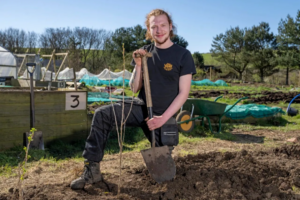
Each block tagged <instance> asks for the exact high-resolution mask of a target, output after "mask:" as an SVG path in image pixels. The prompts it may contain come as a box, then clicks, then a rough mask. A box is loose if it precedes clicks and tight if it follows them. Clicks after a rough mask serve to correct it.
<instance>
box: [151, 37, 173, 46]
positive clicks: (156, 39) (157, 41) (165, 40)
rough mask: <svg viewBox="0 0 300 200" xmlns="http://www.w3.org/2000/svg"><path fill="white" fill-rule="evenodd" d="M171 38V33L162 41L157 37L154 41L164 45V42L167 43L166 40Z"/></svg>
mask: <svg viewBox="0 0 300 200" xmlns="http://www.w3.org/2000/svg"><path fill="white" fill-rule="evenodd" d="M169 38H170V34H169V35H168V36H167V37H166V38H165V39H164V40H163V41H162V42H161V41H158V40H157V39H155V38H154V41H155V43H157V44H159V45H162V44H164V43H166V41H167V40H168V39H169Z"/></svg>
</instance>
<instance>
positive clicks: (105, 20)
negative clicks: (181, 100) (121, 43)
mask: <svg viewBox="0 0 300 200" xmlns="http://www.w3.org/2000/svg"><path fill="white" fill-rule="evenodd" d="M155 8H160V9H164V10H166V11H167V12H168V13H170V14H171V16H172V18H173V21H174V24H175V25H176V26H177V34H178V35H179V36H182V37H183V38H184V39H185V40H187V42H188V43H189V45H188V47H187V49H188V50H190V51H191V53H194V52H196V51H198V52H200V53H208V52H209V51H210V49H211V44H212V41H213V37H215V36H216V35H218V34H220V33H225V31H226V30H228V29H230V28H231V27H236V26H239V27H240V28H246V27H247V28H250V27H252V26H254V25H258V24H259V23H260V22H263V21H264V22H267V23H269V25H270V27H271V32H273V33H274V34H277V28H278V24H279V22H280V20H281V19H285V18H286V17H287V15H290V16H291V17H293V18H295V17H296V14H297V11H298V10H300V1H299V0H150V1H143V0H51V1H45V0H26V1H24V0H14V1H9V0H0V10H1V16H2V17H1V19H0V30H1V31H3V30H5V29H8V28H17V29H23V30H25V31H34V32H36V33H39V34H41V33H43V32H44V30H45V29H46V28H71V29H72V28H75V27H87V28H93V29H105V30H107V31H115V30H116V29H118V28H121V27H133V26H136V25H138V24H140V25H142V26H143V27H145V25H144V21H145V17H146V15H147V13H149V12H150V11H151V10H153V9H155Z"/></svg>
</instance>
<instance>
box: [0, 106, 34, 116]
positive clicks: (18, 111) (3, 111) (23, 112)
mask: <svg viewBox="0 0 300 200" xmlns="http://www.w3.org/2000/svg"><path fill="white" fill-rule="evenodd" d="M14 116H24V117H29V116H30V104H29V103H23V104H2V105H1V106H0V117H14Z"/></svg>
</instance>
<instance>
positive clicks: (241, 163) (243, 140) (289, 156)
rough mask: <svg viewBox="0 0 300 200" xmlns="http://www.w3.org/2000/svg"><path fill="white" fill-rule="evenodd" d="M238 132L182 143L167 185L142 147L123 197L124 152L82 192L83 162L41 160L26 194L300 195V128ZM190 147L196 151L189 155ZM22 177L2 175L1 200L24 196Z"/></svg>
mask: <svg viewBox="0 0 300 200" xmlns="http://www.w3.org/2000/svg"><path fill="white" fill-rule="evenodd" d="M233 134H234V135H235V136H236V138H237V140H236V141H224V140H215V141H211V142H208V141H203V142H200V143H185V144H184V145H180V146H178V147H176V148H175V150H174V159H175V162H176V167H177V173H176V178H175V179H174V180H173V181H169V182H166V183H162V184H157V183H155V182H154V181H153V180H152V179H151V177H150V176H149V174H148V171H147V169H146V168H145V166H144V164H143V160H142V156H141V154H140V153H139V152H131V153H124V154H123V159H124V162H123V168H122V178H121V179H122V187H121V195H120V196H119V197H118V196H117V189H118V181H119V175H118V169H119V167H118V166H119V156H118V155H106V156H105V157H104V158H105V159H104V160H103V162H102V163H101V171H102V173H103V175H104V179H105V182H101V183H97V184H94V185H87V186H86V187H85V189H84V190H79V191H72V190H71V189H70V185H69V184H70V182H71V180H73V179H74V178H76V177H77V176H78V175H79V174H80V173H81V171H82V167H83V166H82V164H83V163H82V162H81V161H75V160H70V161H64V162H62V163H47V162H37V163H34V164H33V165H32V167H31V168H30V170H29V171H28V172H27V175H26V176H25V181H24V185H25V186H24V196H25V198H26V199H73V200H75V199H300V190H299V188H300V145H287V144H286V139H287V138H289V137H294V136H297V135H299V132H297V131H292V132H285V133H283V132H279V131H270V130H254V131H249V132H245V131H244V132H243V133H242V132H240V130H234V131H233ZM267 140H268V141H267ZM270 141H273V142H270ZM268 145H274V146H278V147H268ZM186 151H189V152H193V153H191V154H189V155H187V156H184V154H183V152H186ZM16 182H17V178H16V177H9V178H5V177H0V187H1V188H2V190H1V192H0V199H1V200H8V199H17V198H18V192H16V189H15V188H16Z"/></svg>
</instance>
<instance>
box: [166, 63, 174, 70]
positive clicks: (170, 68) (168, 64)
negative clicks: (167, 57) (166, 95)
mask: <svg viewBox="0 0 300 200" xmlns="http://www.w3.org/2000/svg"><path fill="white" fill-rule="evenodd" d="M164 69H165V70H166V71H171V70H172V64H170V63H167V64H165V67H164Z"/></svg>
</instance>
